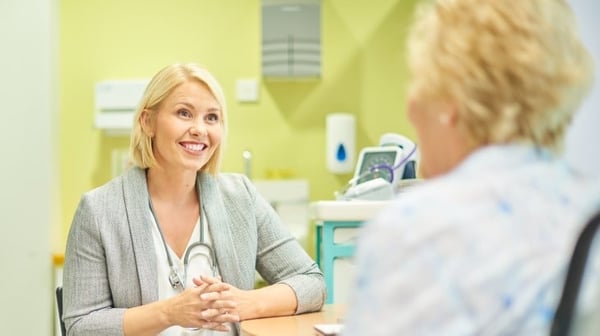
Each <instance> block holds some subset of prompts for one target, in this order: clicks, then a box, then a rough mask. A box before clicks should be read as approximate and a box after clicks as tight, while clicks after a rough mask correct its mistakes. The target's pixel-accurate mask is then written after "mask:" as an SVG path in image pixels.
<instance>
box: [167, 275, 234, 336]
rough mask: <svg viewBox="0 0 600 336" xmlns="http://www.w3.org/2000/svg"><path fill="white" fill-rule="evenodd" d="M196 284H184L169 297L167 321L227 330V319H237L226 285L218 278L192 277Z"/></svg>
mask: <svg viewBox="0 0 600 336" xmlns="http://www.w3.org/2000/svg"><path fill="white" fill-rule="evenodd" d="M194 284H195V285H196V287H194V288H187V289H185V290H184V291H183V292H182V293H181V294H179V295H177V296H175V297H173V298H172V299H173V301H172V304H171V305H170V307H171V309H170V313H169V314H168V316H170V319H171V323H172V324H173V325H180V326H182V327H186V328H204V329H212V330H218V331H229V329H230V328H229V326H228V325H227V323H229V322H238V321H239V320H240V317H239V314H238V313H237V311H236V306H237V304H236V302H235V301H234V300H233V298H232V293H231V291H230V290H229V289H230V286H229V285H228V284H226V283H224V282H221V280H220V279H218V278H211V277H202V278H194Z"/></svg>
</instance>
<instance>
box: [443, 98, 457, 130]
mask: <svg viewBox="0 0 600 336" xmlns="http://www.w3.org/2000/svg"><path fill="white" fill-rule="evenodd" d="M439 109H440V112H439V121H440V123H441V124H442V125H444V126H455V125H456V123H457V122H458V117H459V115H458V107H457V106H456V104H454V103H451V102H444V103H442V104H441V106H439Z"/></svg>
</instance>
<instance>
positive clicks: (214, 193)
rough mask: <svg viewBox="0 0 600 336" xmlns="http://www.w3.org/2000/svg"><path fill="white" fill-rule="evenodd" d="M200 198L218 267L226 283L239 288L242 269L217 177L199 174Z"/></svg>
mask: <svg viewBox="0 0 600 336" xmlns="http://www.w3.org/2000/svg"><path fill="white" fill-rule="evenodd" d="M198 182H199V183H198V186H199V187H198V192H199V194H198V197H199V199H201V200H202V210H203V211H204V212H205V214H206V218H207V221H208V229H209V232H210V235H211V238H212V243H213V246H215V247H216V248H215V249H214V251H215V255H216V259H217V266H218V267H219V271H220V273H221V277H222V279H223V281H224V282H228V283H231V284H233V285H235V286H239V284H240V282H241V279H242V278H243V277H242V269H241V268H240V264H239V262H238V260H240V259H239V258H238V255H237V250H236V248H235V244H234V242H233V233H232V230H233V227H232V226H231V220H230V216H229V215H228V214H227V209H226V208H225V204H224V203H223V199H222V198H221V193H220V192H219V189H218V185H217V181H216V179H215V177H213V176H212V175H210V174H208V173H199V174H198ZM200 189H201V190H200Z"/></svg>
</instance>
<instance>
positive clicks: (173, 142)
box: [142, 81, 223, 173]
mask: <svg viewBox="0 0 600 336" xmlns="http://www.w3.org/2000/svg"><path fill="white" fill-rule="evenodd" d="M142 123H143V125H145V127H144V131H145V133H146V134H148V135H149V136H151V137H152V151H153V153H154V157H155V158H156V163H157V164H158V166H159V167H161V168H162V169H164V170H168V171H173V172H178V171H181V172H184V171H191V172H194V173H195V172H197V171H199V170H200V169H201V168H202V167H204V165H206V163H207V162H208V161H209V160H210V158H211V157H212V156H213V154H214V153H215V151H216V150H217V149H218V148H219V146H220V145H221V139H222V136H223V127H222V123H221V106H220V105H219V103H218V102H217V100H216V99H215V97H214V96H213V95H212V93H211V92H210V90H209V89H208V87H207V86H206V85H205V84H203V83H201V82H199V81H186V82H184V83H183V84H181V85H179V86H177V87H176V88H175V89H174V90H173V92H171V94H170V95H169V96H167V98H165V100H164V101H163V102H162V103H161V104H160V106H159V107H158V110H157V111H156V112H155V113H153V114H151V112H150V111H144V112H143V114H142Z"/></svg>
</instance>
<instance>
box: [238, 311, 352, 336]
mask: <svg viewBox="0 0 600 336" xmlns="http://www.w3.org/2000/svg"><path fill="white" fill-rule="evenodd" d="M345 313H346V308H345V306H344V305H325V306H323V310H321V311H320V312H316V313H308V314H301V315H293V316H283V317H269V318H262V319H255V320H246V321H242V323H241V325H240V329H241V331H242V336H282V335H283V336H312V335H315V334H316V333H315V330H314V328H313V326H314V325H315V324H317V323H338V322H339V321H340V318H342V317H343V316H344V314H345Z"/></svg>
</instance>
